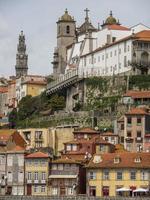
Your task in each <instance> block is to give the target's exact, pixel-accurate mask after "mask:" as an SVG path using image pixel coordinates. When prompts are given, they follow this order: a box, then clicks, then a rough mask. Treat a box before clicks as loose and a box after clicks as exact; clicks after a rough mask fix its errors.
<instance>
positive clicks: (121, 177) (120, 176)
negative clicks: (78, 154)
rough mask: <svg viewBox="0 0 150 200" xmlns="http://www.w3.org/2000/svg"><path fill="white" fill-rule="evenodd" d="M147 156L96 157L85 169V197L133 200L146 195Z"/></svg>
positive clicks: (148, 180)
mask: <svg viewBox="0 0 150 200" xmlns="http://www.w3.org/2000/svg"><path fill="white" fill-rule="evenodd" d="M149 168H150V153H141V152H140V153H131V152H126V153H105V154H95V155H94V156H93V158H92V159H91V160H90V162H89V163H88V164H87V165H86V180H87V181H86V194H87V195H88V196H97V197H108V196H109V197H114V196H118V195H121V196H134V195H135V193H134V191H135V190H137V191H138V190H141V188H142V189H143V190H145V191H149V185H150V171H149Z"/></svg>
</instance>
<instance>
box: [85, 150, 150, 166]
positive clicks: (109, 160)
mask: <svg viewBox="0 0 150 200" xmlns="http://www.w3.org/2000/svg"><path fill="white" fill-rule="evenodd" d="M94 156H95V155H94ZM94 156H93V158H92V159H91V161H90V162H89V164H88V165H87V166H86V167H87V168H149V166H150V153H141V152H140V153H131V152H124V153H123V152H122V153H105V154H98V155H97V156H100V158H101V161H100V162H98V163H96V162H93V160H94ZM115 158H119V163H115V162H114V159H115ZM136 158H137V159H138V158H140V159H141V162H135V159H136Z"/></svg>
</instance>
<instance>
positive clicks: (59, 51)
mask: <svg viewBox="0 0 150 200" xmlns="http://www.w3.org/2000/svg"><path fill="white" fill-rule="evenodd" d="M75 31H76V24H75V20H74V18H73V17H71V16H70V15H69V14H68V11H67V9H66V10H65V13H64V15H62V17H61V18H60V19H59V20H58V22H57V47H56V48H55V50H54V58H53V62H52V64H53V75H54V77H57V76H59V75H60V74H64V73H65V67H66V65H67V63H66V61H67V58H66V57H67V55H66V52H67V51H66V48H67V46H69V45H71V44H72V43H73V41H74V39H75V37H76V34H75Z"/></svg>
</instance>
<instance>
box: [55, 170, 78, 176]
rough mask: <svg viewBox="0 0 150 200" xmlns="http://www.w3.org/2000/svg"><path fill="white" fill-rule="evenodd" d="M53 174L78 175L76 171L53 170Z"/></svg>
mask: <svg viewBox="0 0 150 200" xmlns="http://www.w3.org/2000/svg"><path fill="white" fill-rule="evenodd" d="M51 175H77V172H76V171H64V170H52V171H51Z"/></svg>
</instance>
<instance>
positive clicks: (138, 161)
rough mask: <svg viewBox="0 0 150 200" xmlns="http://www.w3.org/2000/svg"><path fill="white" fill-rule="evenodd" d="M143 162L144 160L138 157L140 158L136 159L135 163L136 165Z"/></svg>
mask: <svg viewBox="0 0 150 200" xmlns="http://www.w3.org/2000/svg"><path fill="white" fill-rule="evenodd" d="M141 160H142V159H141V157H138V158H135V159H134V162H135V163H140V162H141Z"/></svg>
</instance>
